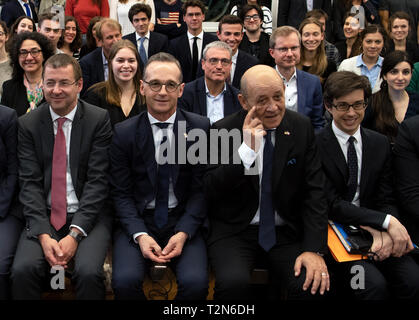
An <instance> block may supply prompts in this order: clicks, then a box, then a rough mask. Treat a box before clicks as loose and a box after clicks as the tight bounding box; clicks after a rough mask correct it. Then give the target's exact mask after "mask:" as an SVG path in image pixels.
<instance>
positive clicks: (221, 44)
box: [202, 41, 233, 60]
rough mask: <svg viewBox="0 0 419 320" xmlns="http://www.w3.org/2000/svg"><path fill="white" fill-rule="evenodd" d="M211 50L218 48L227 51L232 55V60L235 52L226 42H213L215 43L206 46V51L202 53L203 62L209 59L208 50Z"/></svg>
mask: <svg viewBox="0 0 419 320" xmlns="http://www.w3.org/2000/svg"><path fill="white" fill-rule="evenodd" d="M211 48H217V49H224V50H227V51H228V53H229V54H230V59H231V57H232V56H233V50H231V48H230V46H229V45H228V44H227V43H225V42H223V41H213V42H210V43H208V44H207V45H206V46H205V49H204V51H203V52H202V59H203V60H205V59H206V58H207V52H208V50H209V49H211Z"/></svg>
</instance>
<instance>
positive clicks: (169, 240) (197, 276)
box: [109, 53, 210, 300]
mask: <svg viewBox="0 0 419 320" xmlns="http://www.w3.org/2000/svg"><path fill="white" fill-rule="evenodd" d="M183 89H184V83H182V71H181V68H180V65H179V62H178V61H177V60H176V58H174V57H173V56H172V55H170V54H168V53H158V54H155V55H154V56H152V57H150V58H149V59H148V62H147V65H146V66H145V69H144V75H143V80H142V81H141V93H142V94H143V95H144V96H145V98H146V103H147V111H146V112H143V113H141V114H140V115H138V116H136V117H133V118H131V119H128V120H127V121H124V122H122V123H119V124H117V125H116V126H115V129H114V137H113V140H112V144H111V150H110V153H109V154H110V161H111V174H110V183H111V189H112V190H111V194H112V199H113V201H114V205H115V210H116V216H117V217H118V225H117V226H116V230H115V233H114V242H113V259H112V262H113V267H112V279H113V281H112V286H113V290H114V293H115V298H116V299H140V300H143V299H145V296H144V293H143V291H142V284H143V281H144V277H145V275H146V272H147V271H148V269H149V268H150V267H153V268H155V267H161V265H166V264H169V265H170V267H171V268H172V271H173V272H174V273H175V274H176V277H177V296H176V299H178V300H205V298H206V297H207V294H208V274H207V264H208V262H207V254H206V245H205V241H204V233H205V230H206V213H207V210H206V203H205V196H204V190H203V185H202V176H203V170H204V168H205V164H202V163H200V162H198V163H194V162H193V161H192V159H190V157H189V156H190V153H189V151H190V148H191V145H192V143H193V141H195V139H196V136H195V138H192V137H188V134H189V133H190V132H191V130H192V129H200V130H198V131H199V132H201V133H203V134H204V135H207V133H208V132H209V126H210V123H209V120H208V119H207V118H205V117H202V116H200V115H197V114H194V113H190V112H187V111H184V110H182V109H179V108H177V100H178V98H179V97H180V96H182V93H183ZM193 131H194V132H196V131H195V130H193ZM191 136H192V134H191ZM181 145H183V146H184V147H183V148H182V147H181ZM204 149H205V151H206V144H205V148H204ZM194 153H195V152H194ZM181 159H183V160H181ZM204 159H206V154H205V155H204Z"/></svg>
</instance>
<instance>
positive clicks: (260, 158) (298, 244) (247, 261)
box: [204, 65, 330, 300]
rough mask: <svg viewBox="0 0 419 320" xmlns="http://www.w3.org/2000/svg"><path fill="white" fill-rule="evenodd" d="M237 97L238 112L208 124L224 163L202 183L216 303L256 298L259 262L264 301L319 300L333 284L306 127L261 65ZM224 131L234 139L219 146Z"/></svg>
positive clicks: (319, 184)
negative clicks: (265, 272) (263, 269)
mask: <svg viewBox="0 0 419 320" xmlns="http://www.w3.org/2000/svg"><path fill="white" fill-rule="evenodd" d="M238 98H239V101H240V103H241V105H242V107H243V109H242V110H240V111H238V112H236V113H234V114H232V115H230V116H227V117H225V118H224V119H221V120H219V121H218V122H216V123H214V125H213V129H219V130H220V134H219V136H220V139H219V140H213V141H211V143H212V144H213V143H214V144H216V145H218V147H219V155H221V156H222V157H223V162H221V159H218V161H214V159H212V161H211V164H210V165H209V166H208V168H207V172H206V174H205V177H204V182H205V187H206V195H207V198H208V205H209V211H208V215H209V219H210V226H211V229H210V230H211V232H210V235H209V239H208V245H209V247H208V249H209V251H208V252H209V258H210V263H211V267H212V268H213V270H214V272H215V274H216V280H215V292H214V298H215V299H219V300H229V299H233V300H234V299H238V300H242V299H243V300H250V299H256V298H257V297H255V296H253V292H252V287H251V273H252V270H253V268H254V267H255V265H256V262H257V261H259V259H260V256H263V257H264V258H266V259H267V261H268V266H267V267H268V269H269V275H270V283H269V284H270V286H271V288H272V289H273V290H271V291H270V292H272V293H273V296H270V297H269V298H274V299H275V298H276V299H277V298H278V296H279V292H280V289H281V287H285V288H286V289H287V292H288V299H310V298H317V297H319V294H320V295H323V294H324V293H325V292H326V291H328V290H329V287H330V282H329V275H328V271H327V266H326V264H325V261H324V259H323V257H322V255H323V254H324V253H325V252H326V250H327V248H326V239H327V207H326V200H325V196H324V193H323V187H324V176H323V172H322V170H321V163H320V158H319V155H318V152H317V147H316V145H315V140H314V132H313V129H312V126H311V124H310V120H309V119H308V118H306V117H304V116H302V115H300V114H298V113H296V112H293V111H290V110H287V109H286V108H285V102H284V84H283V82H282V80H281V78H280V76H279V75H278V73H277V72H276V71H275V69H273V68H271V67H269V66H266V65H257V66H254V67H252V68H250V69H249V70H247V71H246V72H245V74H244V75H243V78H242V80H241V93H240V94H239V96H238ZM225 129H226V130H225ZM223 132H224V133H226V132H228V133H229V134H230V135H231V136H232V137H233V139H229V140H228V141H227V142H226V141H225V140H224V142H223V141H222V139H223ZM213 148H214V146H213V145H211V150H213ZM226 149H227V150H228V154H224V153H225V151H226ZM226 160H228V162H226Z"/></svg>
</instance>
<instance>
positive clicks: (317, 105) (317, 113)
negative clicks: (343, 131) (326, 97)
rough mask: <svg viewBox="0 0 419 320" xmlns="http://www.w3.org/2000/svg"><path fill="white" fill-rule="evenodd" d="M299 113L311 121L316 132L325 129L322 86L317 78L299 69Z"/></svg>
mask: <svg viewBox="0 0 419 320" xmlns="http://www.w3.org/2000/svg"><path fill="white" fill-rule="evenodd" d="M297 92H298V112H299V113H302V114H304V115H306V116H307V117H309V118H310V119H311V124H312V125H313V128H314V130H315V131H318V130H320V129H321V128H323V127H324V118H323V95H322V85H321V83H320V80H319V78H318V77H317V76H314V75H312V74H310V73H308V72H304V71H301V70H298V69H297Z"/></svg>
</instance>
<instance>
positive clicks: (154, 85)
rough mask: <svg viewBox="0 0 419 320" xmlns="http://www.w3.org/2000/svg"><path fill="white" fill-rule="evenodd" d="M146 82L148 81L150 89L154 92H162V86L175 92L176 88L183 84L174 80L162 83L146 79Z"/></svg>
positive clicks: (168, 90)
mask: <svg viewBox="0 0 419 320" xmlns="http://www.w3.org/2000/svg"><path fill="white" fill-rule="evenodd" d="M143 82H144V83H147V84H148V86H149V87H150V89H151V90H152V91H154V92H160V90H161V88H162V87H163V86H165V88H166V91H167V92H175V91H176V89H177V88H178V87H179V86H180V85H181V84H182V83H176V82H174V81H167V82H166V83H161V82H159V81H156V80H152V81H145V80H143Z"/></svg>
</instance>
